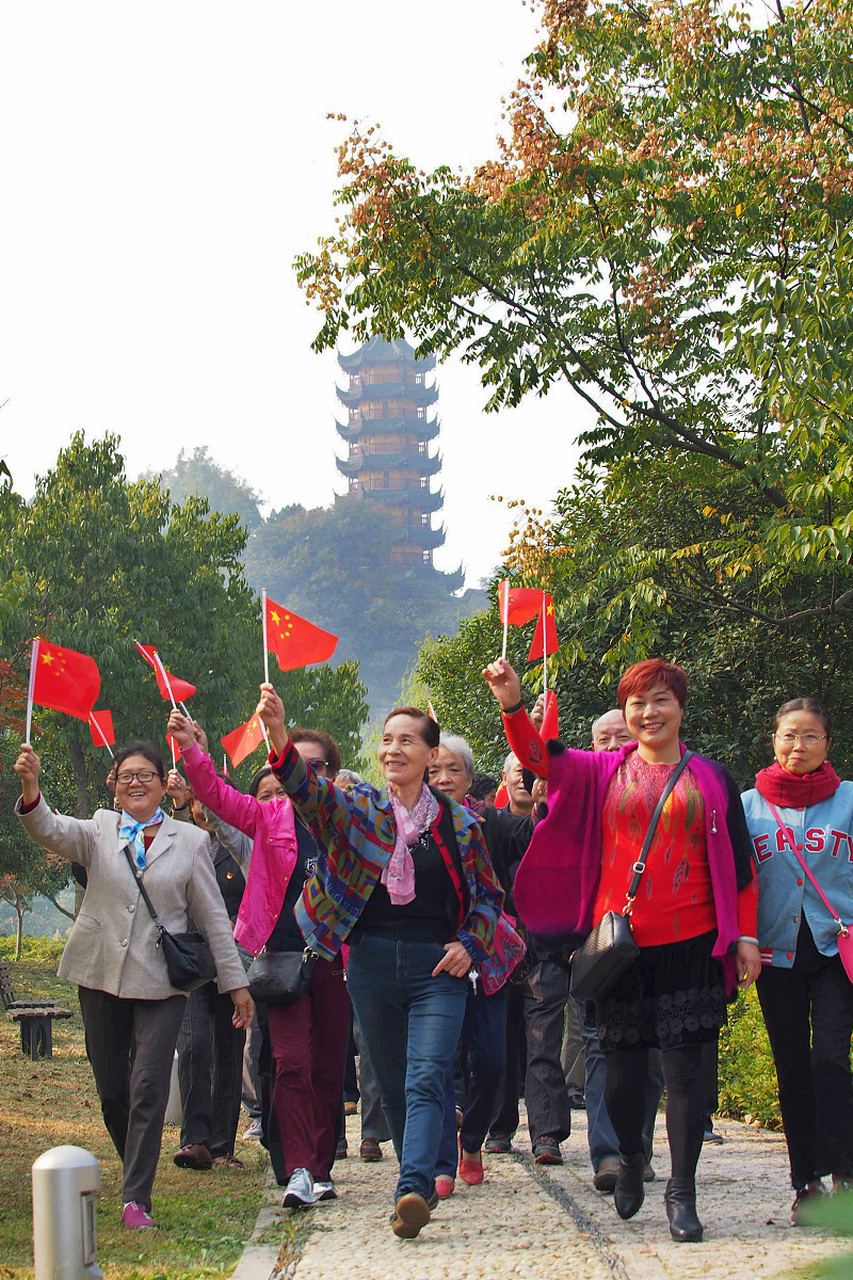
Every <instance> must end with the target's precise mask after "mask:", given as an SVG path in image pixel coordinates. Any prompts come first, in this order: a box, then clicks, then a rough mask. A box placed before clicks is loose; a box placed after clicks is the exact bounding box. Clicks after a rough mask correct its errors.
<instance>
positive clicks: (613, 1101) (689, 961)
mask: <svg viewBox="0 0 853 1280" xmlns="http://www.w3.org/2000/svg"><path fill="white" fill-rule="evenodd" d="M484 675H485V678H486V680H487V681H488V683H489V685H490V686H491V689H492V692H493V693H494V695H495V697H496V698H497V699H498V701H499V702H500V704H501V708H502V710H503V716H504V725H505V727H506V731H507V737H508V739H509V743H510V746H511V747H512V749H513V751H514V752H515V754H516V755H517V756H518V758H519V759H520V760H521V762H522V764H525V765H527V766H528V767H529V768H530V769H531V770H533V772H534V773H537V774H538V775H539V776H540V777H547V779H548V813H547V816H546V817H545V818H544V819H543V820H542V821H540V822H539V823H537V825H536V827H535V829H534V834H533V838H532V840H531V843H530V847H529V849H528V851H527V853H526V855H525V857H524V860H523V861H522V863H521V866H520V867H519V870H518V874H517V876H516V880H515V888H514V894H515V903H516V907H517V908H518V912H519V915H520V916H521V918H522V919H523V920H524V922H525V924H526V925H527V927H528V929H529V930H530V932H531V934H533V935H535V936H536V937H537V938H538V939H541V940H542V941H543V942H544V943H545V944H546V945H550V946H552V947H562V946H564V947H567V948H568V949H574V948H575V947H576V946H577V945H578V944H579V943H580V942H581V941H582V939H583V938H584V937H585V936H586V935H587V934H588V933H589V932H590V930H591V928H592V927H593V926H594V925H595V924H597V923H598V922H599V921H600V920H601V919H602V917H603V916H604V915H605V914H606V913H607V912H608V911H615V912H622V911H623V910H625V909H626V907H627V905H628V899H627V894H628V886H629V884H630V883H631V880H632V873H633V870H634V865H635V864H636V862H637V860H638V858H639V854H640V850H641V848H642V845H643V840H644V838H645V835H646V832H647V830H648V828H649V825H650V821H651V816H652V813H653V811H654V809H655V807H656V805H657V802H658V800H659V799H660V797H661V795H662V794H663V791H664V788H665V787H666V785H667V782H668V781H669V779H670V777H671V776H672V774H673V772H674V771H675V768H676V766H677V765H678V764H679V762H680V760H681V757H682V754H683V752H684V748H683V747H682V744H681V742H680V741H679V729H680V726H681V719H682V716H683V714H684V702H685V698H686V694H687V678H686V676H685V674H684V672H683V671H682V669H681V668H680V667H678V666H675V665H674V664H673V663H669V662H663V661H661V660H660V659H651V660H649V661H648V662H640V663H637V664H636V665H635V666H633V667H630V668H629V669H628V671H626V672H625V674H624V675H623V677H622V679H621V681H620V682H619V690H618V696H619V703H620V705H621V707H622V709H623V712H624V714H625V719H626V721H627V724H628V728H629V730H630V731H631V733H632V735H633V737H634V738H636V743H633V742H632V743H630V744H629V745H627V746H624V747H623V748H622V749H621V750H620V751H618V752H591V751H566V750H565V749H564V748H562V746H561V744H553V743H552V744H550V746H549V749H546V747H545V744H544V743H543V742H542V739H541V738H540V737H539V734H538V733H537V732H536V731H535V730H534V729H533V727H532V725H531V724H530V721H529V720H528V718H527V715H526V713H525V711H524V709H523V706H522V702H521V685H520V682H519V679H518V676H517V675H516V673H515V672H514V671H513V669H512V667H511V666H510V665H509V663H507V662H506V661H505V660H504V659H498V661H497V662H494V663H492V664H491V666H490V667H488V668H487V669H486V671H485V672H484ZM647 864H648V865H647V867H646V870H645V871H644V873H643V879H642V882H641V886H640V891H639V893H638V894H637V896H636V899H635V901H634V902H633V904H632V906H631V908H630V914H631V924H632V928H633V933H634V940H635V942H636V943H637V944H638V946H639V948H640V951H639V955H638V957H637V958H636V959H635V960H634V961H633V963H632V964H631V966H630V967H629V968H628V970H627V971H626V972H625V973H624V974H623V975H622V977H621V978H619V979H618V981H617V982H616V984H615V986H614V987H612V988H611V989H610V990H609V991H608V992H607V993H606V994H605V996H604V998H603V999H600V1000H597V1001H589V1002H588V1015H587V1016H588V1019H589V1020H590V1021H592V1020H593V1019H594V1025H595V1026H596V1029H597V1032H598V1036H599V1039H600V1040H601V1043H602V1047H603V1048H604V1050H605V1057H606V1073H607V1076H606V1086H605V1099H606V1103H607V1110H608V1114H609V1115H610V1119H611V1120H612V1122H613V1127H614V1129H615V1130H616V1134H617V1137H618V1138H619V1152H620V1167H619V1174H618V1178H617V1183H616V1189H615V1192H614V1202H615V1205H616V1210H617V1212H618V1213H619V1216H620V1217H622V1218H630V1217H633V1215H634V1214H635V1213H636V1212H637V1211H638V1210H639V1208H640V1206H641V1205H642V1203H643V1174H644V1173H645V1167H646V1157H645V1151H644V1149H643V1137H642V1124H643V1108H644V1097H643V1088H642V1085H643V1081H644V1080H645V1078H646V1071H647V1062H648V1051H649V1049H650V1048H652V1047H656V1046H658V1045H659V1046H660V1049H661V1051H662V1058H663V1068H664V1079H665V1081H666V1090H667V1134H668V1137H669V1146H670V1153H671V1156H672V1177H671V1178H670V1180H669V1182H668V1184H667V1188H666V1194H665V1202H666V1211H667V1217H668V1218H669V1224H670V1232H671V1234H672V1237H673V1239H674V1240H677V1241H697V1240H701V1239H702V1224H701V1222H700V1221H699V1219H698V1217H697V1215H696V1185H695V1172H696V1165H697V1162H698V1159H699V1154H700V1151H701V1149H702V1135H703V1129H704V1119H705V1107H706V1101H705V1079H704V1072H703V1070H702V1051H703V1046H704V1045H705V1044H706V1043H708V1042H713V1041H715V1040H716V1037H717V1035H718V1034H719V1029H720V1027H721V1026H722V1025H723V1024H724V1022H725V1020H726V1005H725V1001H726V994H727V992H730V991H732V990H733V989H734V987H735V985H736V984H739V985H740V986H741V987H746V986H748V985H749V984H750V983H751V982H753V981H754V980H755V978H756V977H757V976H758V973H759V972H760V969H761V961H760V957H759V954H758V945H757V942H756V938H755V913H756V893H755V885H754V881H753V872H752V861H751V846H750V842H749V836H748V833H747V830H746V823H745V820H744V815H743V809H742V807H741V803H740V797H739V795H738V791H737V786H736V784H735V781H734V779H733V778H732V777H731V775H730V774H729V773H728V771H727V770H726V769H724V768H723V766H722V765H720V764H717V763H716V762H715V761H713V760H708V759H706V758H705V757H703V756H699V755H692V756H691V757H690V761H689V764H688V765H687V767H686V768H685V769H684V771H683V772H682V773H681V775H680V776H679V777H678V779H677V781H676V783H675V786H674V787H673V789H672V791H671V793H670V795H669V796H668V798H667V800H666V803H665V805H664V809H663V812H662V814H661V817H660V820H659V822H658V825H657V828H656V831H655V835H654V838H653V840H652V843H651V847H650V849H649V852H648V856H647Z"/></svg>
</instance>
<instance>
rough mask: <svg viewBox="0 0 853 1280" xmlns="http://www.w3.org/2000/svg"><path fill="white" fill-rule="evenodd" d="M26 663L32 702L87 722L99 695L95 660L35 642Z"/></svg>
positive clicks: (99, 685) (69, 650)
mask: <svg viewBox="0 0 853 1280" xmlns="http://www.w3.org/2000/svg"><path fill="white" fill-rule="evenodd" d="M30 661H31V662H32V663H33V664H34V668H35V669H34V671H33V681H32V701H33V702H37V703H38V705H39V706H40V707H50V709H51V710H52V711H64V712H65V714H66V715H68V716H76V717H77V719H78V720H86V721H88V719H89V713H90V712H91V710H92V707H94V705H95V703H96V702H97V700H98V694H99V693H100V692H101V673H100V671H99V670H98V664H97V663H96V662H95V659H94V658H90V657H88V655H87V654H85V653H76V652H75V650H74V649H61V648H60V647H59V645H58V644H50V643H49V642H48V641H47V640H41V639H39V640H34V641H33V654H32V658H31V659H30Z"/></svg>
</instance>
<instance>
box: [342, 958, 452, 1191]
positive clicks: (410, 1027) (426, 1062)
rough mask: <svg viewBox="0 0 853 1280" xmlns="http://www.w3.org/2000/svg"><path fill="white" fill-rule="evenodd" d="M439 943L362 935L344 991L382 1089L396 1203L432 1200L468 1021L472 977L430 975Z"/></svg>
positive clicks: (381, 1095)
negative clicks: (450, 1084) (449, 1092)
mask: <svg viewBox="0 0 853 1280" xmlns="http://www.w3.org/2000/svg"><path fill="white" fill-rule="evenodd" d="M443 955H444V947H443V946H441V944H440V943H437V942H405V941H400V940H393V939H390V938H380V937H377V936H375V935H373V934H369V933H366V934H363V935H362V936H361V937H360V938H357V939H356V940H355V941H354V942H353V943H352V944H351V950H350V957H349V967H348V969H347V984H348V986H349V993H350V998H351V999H352V1003H353V1008H354V1009H355V1015H356V1017H357V1018H358V1022H359V1026H360V1027H361V1034H362V1036H363V1038H364V1043H365V1046H366V1048H367V1053H368V1057H369V1058H370V1065H371V1066H372V1067H373V1073H374V1075H375V1076H376V1082H377V1084H378V1085H379V1094H380V1097H381V1098H382V1107H383V1110H384V1112H385V1117H386V1119H387V1121H388V1128H389V1129H390V1130H391V1140H392V1142H393V1143H394V1151H395V1152H396V1154H397V1159H398V1160H399V1161H400V1176H399V1178H398V1181H397V1189H396V1192H395V1194H394V1199H395V1200H398V1199H399V1198H400V1196H402V1195H405V1194H406V1193H407V1192H412V1191H414V1192H417V1194H418V1195H421V1196H423V1197H424V1198H425V1199H428V1198H429V1197H430V1196H431V1195H432V1193H433V1188H434V1185H435V1162H436V1157H437V1155H438V1146H439V1141H440V1139H441V1129H442V1123H443V1120H444V1090H445V1081H446V1078H447V1071H448V1068H449V1067H450V1065H451V1063H452V1061H453V1055H454V1053H455V1052H456V1045H457V1042H458V1040H459V1033H460V1031H461V1029H462V1019H463V1017H464V1016H465V998H466V996H467V993H468V980H467V978H451V977H450V976H449V974H447V973H440V974H438V976H437V977H435V978H434V977H433V976H432V971H433V969H434V968H435V966H436V965H437V964H438V962H439V960H441V958H442V957H443Z"/></svg>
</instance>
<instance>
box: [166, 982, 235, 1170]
mask: <svg viewBox="0 0 853 1280" xmlns="http://www.w3.org/2000/svg"><path fill="white" fill-rule="evenodd" d="M185 1004H186V1010H185V1012H184V1018H183V1022H182V1023H181V1030H180V1033H179V1035H178V1083H179V1085H180V1090H181V1110H182V1112H183V1119H182V1122H181V1146H182V1147H187V1146H189V1145H190V1144H191V1143H195V1142H203V1143H204V1144H205V1146H207V1147H209V1149H210V1154H211V1155H212V1156H233V1154H234V1139H235V1137H236V1134H237V1124H238V1122H239V1119H240V1097H241V1094H242V1091H243V1045H244V1044H245V1040H246V1033H245V1031H244V1030H243V1029H242V1028H239V1029H238V1028H237V1027H235V1026H234V1024H233V1022H232V1021H231V1018H232V1015H233V1013H234V1003H233V1001H232V999H231V996H230V995H229V994H228V992H227V991H226V992H225V994H224V995H220V994H219V991H218V990H217V987H216V983H215V982H206V983H205V984H204V986H203V987H198V988H197V989H196V990H195V991H191V992H190V996H189V999H188V1000H187V1001H185Z"/></svg>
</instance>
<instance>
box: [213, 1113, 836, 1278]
mask: <svg viewBox="0 0 853 1280" xmlns="http://www.w3.org/2000/svg"><path fill="white" fill-rule="evenodd" d="M572 1115H573V1121H574V1122H575V1131H574V1133H573V1134H572V1136H571V1138H569V1139H568V1140H567V1141H566V1142H565V1143H564V1144H563V1154H564V1158H565V1164H564V1165H563V1166H562V1167H561V1168H560V1167H556V1168H554V1167H552V1168H548V1169H543V1168H541V1167H539V1166H535V1165H534V1164H533V1163H532V1160H531V1155H530V1143H529V1139H528V1135H527V1130H526V1128H521V1129H520V1130H519V1132H518V1134H517V1135H516V1141H515V1149H514V1153H513V1154H512V1155H510V1156H488V1157H487V1166H486V1181H485V1182H484V1183H483V1185H482V1186H481V1187H468V1186H466V1185H465V1184H464V1183H462V1182H460V1181H458V1180H457V1183H456V1191H455V1193H454V1195H453V1196H452V1197H451V1198H450V1199H449V1200H446V1201H443V1202H442V1203H441V1204H440V1206H439V1208H438V1209H437V1210H436V1212H435V1214H434V1216H433V1220H432V1222H431V1223H430V1224H429V1226H427V1227H426V1228H425V1229H424V1230H423V1232H422V1233H421V1235H420V1236H419V1237H418V1239H417V1240H413V1241H401V1240H398V1239H397V1238H396V1237H395V1236H394V1235H393V1233H392V1231H391V1228H390V1224H389V1214H390V1210H391V1208H392V1203H391V1194H392V1191H393V1185H394V1174H395V1170H396V1162H395V1161H394V1159H393V1156H389V1155H386V1158H385V1160H383V1161H382V1162H381V1163H379V1164H364V1163H363V1162H362V1161H361V1160H359V1159H358V1156H357V1153H358V1141H359V1120H358V1117H351V1118H350V1119H349V1121H348V1136H349V1144H350V1151H351V1152H354V1153H355V1158H353V1156H350V1158H349V1159H347V1160H346V1161H341V1162H339V1163H338V1164H337V1165H336V1167H335V1174H336V1182H337V1187H338V1192H339V1199H338V1200H337V1201H335V1202H329V1203H326V1204H323V1205H319V1206H318V1207H317V1208H316V1209H314V1210H312V1211H310V1214H303V1215H301V1218H302V1219H303V1220H305V1221H304V1227H305V1230H304V1232H300V1236H301V1237H302V1239H301V1240H300V1241H299V1242H298V1246H299V1244H301V1252H297V1253H296V1254H294V1253H293V1252H291V1254H290V1255H289V1256H285V1257H284V1258H283V1259H282V1263H281V1264H280V1268H279V1267H276V1268H272V1272H273V1274H274V1275H275V1276H276V1277H280V1278H281V1280H285V1277H286V1278H287V1280H345V1278H346V1277H353V1278H356V1277H357V1278H359V1280H361V1278H362V1277H364V1278H365V1280H405V1277H407V1276H410V1275H417V1277H418V1280H498V1278H499V1277H500V1280H514V1277H521V1278H522V1280H610V1277H615V1278H616V1280H693V1278H694V1277H697V1278H698V1277H702V1280H729V1278H730V1277H740V1276H747V1277H749V1278H750V1280H753V1278H761V1280H769V1278H770V1277H777V1278H781V1277H789V1276H792V1275H794V1273H795V1272H797V1271H799V1270H800V1269H801V1268H804V1267H807V1266H808V1265H810V1264H813V1263H815V1262H816V1261H818V1260H819V1259H823V1258H827V1257H829V1256H832V1255H834V1254H838V1253H842V1252H844V1248H845V1246H844V1244H843V1243H841V1242H838V1241H836V1240H833V1239H831V1238H830V1237H828V1236H825V1235H824V1234H823V1233H821V1232H819V1231H814V1230H806V1229H803V1228H794V1227H792V1226H791V1225H790V1204H791V1199H792V1193H791V1191H790V1188H789V1186H788V1177H787V1159H786V1154H785V1145H784V1141H783V1140H782V1138H781V1136H780V1135H777V1134H773V1133H768V1132H767V1131H765V1130H757V1129H754V1128H750V1127H748V1126H747V1125H742V1124H737V1123H735V1122H733V1121H725V1120H723V1121H720V1122H719V1123H718V1128H719V1130H720V1132H721V1133H722V1134H723V1135H724V1138H725V1142H724V1143H723V1144H722V1145H719V1146H717V1145H714V1146H711V1145H706V1147H705V1149H704V1151H703V1155H702V1159H701V1161H700V1165H699V1177H698V1191H699V1212H700V1217H701V1218H702V1221H703V1223H704V1224H705V1241H704V1243H703V1244H701V1245H677V1244H674V1243H673V1242H672V1241H671V1239H670V1236H669V1230H668V1227H667V1222H666V1215H665V1212H664V1206H663V1191H664V1184H665V1181H666V1173H667V1171H668V1153H667V1151H666V1135H665V1130H664V1124H663V1117H662V1116H661V1117H660V1118H659V1121H658V1141H657V1143H656V1152H657V1154H656V1157H655V1160H654V1164H655V1166H656V1168H657V1169H658V1171H659V1174H660V1176H659V1178H658V1179H657V1181H655V1182H654V1183H651V1184H650V1185H648V1186H647V1188H646V1203H645V1204H644V1206H643V1208H642V1209H641V1210H640V1213H639V1214H638V1215H637V1217H636V1218H634V1219H632V1221H631V1222H627V1223H626V1222H622V1221H620V1219H619V1218H618V1217H617V1215H616V1211H615V1209H614V1208H613V1197H612V1196H601V1195H599V1194H598V1193H597V1192H596V1191H594V1190H593V1187H592V1169H591V1167H590V1164H589V1155H588V1149H587V1144H586V1132H585V1130H586V1116H585V1114H584V1113H583V1112H573V1113H572ZM384 1149H385V1151H386V1153H390V1152H391V1145H390V1143H389V1144H387V1145H386V1146H385V1148H384ZM276 1192H277V1196H276V1199H278V1200H279V1203H280V1194H281V1193H280V1191H278V1189H276ZM271 1194H272V1193H271ZM285 1213H286V1211H282V1210H278V1215H279V1217H283V1216H285ZM275 1217H276V1213H275V1211H272V1212H269V1211H268V1213H267V1217H266V1219H265V1222H266V1223H270V1222H271V1221H272V1222H274V1221H275ZM265 1230H266V1233H267V1234H268V1233H269V1226H268V1225H267V1226H266V1228H265ZM298 1246H297V1248H298ZM268 1250H269V1246H267V1253H266V1254H264V1250H263V1248H261V1249H258V1247H257V1246H255V1247H254V1254H252V1253H251V1250H247V1254H246V1255H244V1259H243V1262H241V1264H240V1267H238V1269H237V1271H236V1272H235V1273H234V1280H268V1278H269V1276H270V1272H271V1267H270V1257H269V1252H268ZM272 1258H273V1260H274V1258H275V1252H274V1251H273V1254H272ZM250 1260H251V1261H250ZM401 1268H402V1270H401ZM851 1274H853V1260H851Z"/></svg>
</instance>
